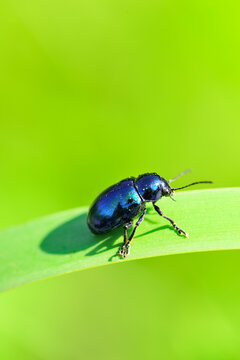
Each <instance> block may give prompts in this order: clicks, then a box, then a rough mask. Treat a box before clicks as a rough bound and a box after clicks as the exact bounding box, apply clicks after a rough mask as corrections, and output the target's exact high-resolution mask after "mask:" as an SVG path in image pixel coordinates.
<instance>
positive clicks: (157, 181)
mask: <svg viewBox="0 0 240 360" xmlns="http://www.w3.org/2000/svg"><path fill="white" fill-rule="evenodd" d="M169 189H170V186H169V184H168V182H167V181H166V180H165V179H163V178H162V177H160V176H159V175H158V174H156V173H150V174H149V173H148V174H143V175H140V176H139V177H138V178H134V177H131V178H128V179H125V180H122V181H121V182H119V183H117V184H116V185H113V186H111V187H110V188H108V189H107V190H105V191H104V192H103V193H102V194H100V195H99V196H98V198H97V199H96V200H95V201H94V203H93V204H92V206H91V208H90V210H89V213H88V226H89V228H90V230H91V231H92V232H93V233H95V234H101V233H106V232H109V231H111V230H113V229H115V228H117V227H119V226H121V225H124V224H127V223H129V222H130V221H131V220H133V219H134V218H135V217H136V216H137V215H138V214H140V213H141V211H142V210H143V209H144V207H145V202H148V201H151V202H156V201H157V200H159V199H160V198H161V197H162V196H165V195H167V194H168V195H169Z"/></svg>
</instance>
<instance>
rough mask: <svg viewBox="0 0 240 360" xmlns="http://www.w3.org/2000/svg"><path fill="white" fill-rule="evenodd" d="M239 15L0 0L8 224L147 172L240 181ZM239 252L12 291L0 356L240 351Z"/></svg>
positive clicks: (223, 8)
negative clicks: (187, 173)
mask: <svg viewBox="0 0 240 360" xmlns="http://www.w3.org/2000/svg"><path fill="white" fill-rule="evenodd" d="M239 16H240V4H239V2H238V1H234V0H229V1H228V2H227V3H226V2H225V1H219V0H218V1H216V0H203V1H201V2H194V1H190V0H181V1H180V0H179V1H178V0H175V1H170V0H161V1H156V0H149V1H147V2H146V1H142V0H138V1H136V0H123V1H120V2H116V1H113V0H101V1H98V0H68V1H67V2H63V1H57V0H47V1H46V0H42V1H39V2H36V1H30V0H22V1H16V0H1V2H0V79H1V86H0V164H1V168H0V174H1V176H0V199H1V201H0V227H1V228H5V227H8V226H12V225H15V224H18V223H22V222H25V221H28V220H31V219H33V218H36V217H40V216H43V215H46V214H50V213H54V212H57V211H61V210H65V209H68V208H74V207H78V206H82V205H89V204H90V203H91V201H92V200H93V199H94V197H95V196H96V195H97V194H98V193H99V192H100V191H102V190H103V189H104V188H106V187H107V186H109V185H111V184H112V183H114V182H117V181H118V180H121V179H123V178H125V177H128V176H136V175H138V174H141V173H144V172H150V171H156V172H158V173H159V174H160V175H161V176H164V177H166V178H171V177H173V176H175V175H176V174H177V173H179V172H180V171H182V170H184V169H186V168H189V167H190V168H192V169H193V173H192V174H190V175H188V176H186V177H185V179H179V182H178V184H179V185H181V184H183V183H184V182H186V181H187V180H188V181H191V180H208V179H211V180H214V186H215V187H232V186H239V184H240V172H239V156H240V148H239V132H240V121H239V118H240V102H239V95H240V67H239V63H240V48H239V37H240V22H239ZM222 206H223V211H224V204H223V205H222ZM239 262H240V254H239V252H238V251H234V252H231V251H229V252H221V253H206V254H190V255H178V256H168V257H160V258H154V259H148V260H141V261H134V262H130V263H121V264H116V265H109V266H106V267H101V268H96V269H90V270H87V271H82V272H76V273H73V274H69V275H64V276H61V277H58V278H53V279H48V280H44V281H40V282H36V283H33V284H28V285H26V286H23V287H21V288H17V289H14V290H11V291H8V292H5V293H2V294H1V295H0V357H1V359H18V360H21V359H24V360H25V359H39V360H40V359H43V360H45V359H60V360H61V359H82V358H84V359H122V358H123V357H124V358H126V359H135V358H136V359H137V358H139V359H145V358H153V359H155V358H162V359H199V360H200V359H204V360H208V359H211V360H215V359H221V360H224V359H228V360H231V359H239V357H240V343H239V336H240V325H239V324H240V321H239V320H240V286H239V276H240V269H239Z"/></svg>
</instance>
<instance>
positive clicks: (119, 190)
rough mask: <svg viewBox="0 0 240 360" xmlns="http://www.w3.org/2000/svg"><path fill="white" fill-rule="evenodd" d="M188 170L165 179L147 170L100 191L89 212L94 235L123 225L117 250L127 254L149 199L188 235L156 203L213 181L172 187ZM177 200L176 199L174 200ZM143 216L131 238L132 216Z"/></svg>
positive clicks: (89, 221) (180, 232)
mask: <svg viewBox="0 0 240 360" xmlns="http://www.w3.org/2000/svg"><path fill="white" fill-rule="evenodd" d="M186 172H189V170H187V171H185V172H183V173H181V174H179V175H178V176H176V177H175V178H174V179H171V180H169V181H167V180H165V179H164V178H162V177H161V176H159V175H158V174H156V173H147V174H143V175H140V176H138V177H137V178H134V177H129V178H127V179H125V180H122V181H120V182H119V183H117V184H115V185H113V186H111V187H109V188H108V189H106V190H105V191H104V192H103V193H101V194H100V195H99V196H98V197H97V199H96V200H95V201H94V203H93V204H92V206H91V208H90V209H89V213H88V226H89V228H90V230H91V231H92V232H93V233H94V234H104V233H107V232H110V231H112V230H113V229H116V228H118V227H120V226H123V229H124V242H123V245H122V246H121V248H120V250H119V251H118V255H120V256H123V257H126V255H128V254H129V249H130V243H131V241H132V239H133V237H134V234H135V232H136V229H137V227H138V226H139V224H140V223H141V222H142V221H143V219H144V216H145V214H146V206H145V203H146V202H152V204H153V207H154V209H155V210H156V212H157V213H158V214H159V215H160V216H162V217H164V218H165V219H167V220H168V221H170V223H171V224H172V226H173V228H174V229H175V230H176V231H177V232H178V233H179V234H180V235H181V234H183V235H185V236H188V235H187V233H186V232H185V231H184V230H182V229H181V228H179V227H178V226H177V225H176V223H175V222H174V221H173V220H172V219H170V218H169V217H167V216H165V215H163V213H162V211H161V210H160V209H159V207H158V206H157V205H156V201H158V200H159V199H160V198H161V197H162V196H170V197H171V198H172V199H173V197H172V195H173V193H174V191H176V190H180V189H183V188H185V187H188V186H192V185H195V184H199V183H211V181H198V182H194V183H192V184H189V185H186V186H183V187H181V188H175V189H174V188H171V187H170V185H169V184H170V182H172V181H174V180H176V179H177V178H179V177H180V176H182V175H184V174H186ZM173 200H174V199H173ZM137 215H140V217H139V219H138V220H137V222H136V225H135V227H134V229H133V231H132V233H131V235H130V237H129V238H128V234H127V229H129V228H131V227H132V225H133V219H134V218H135V217H136V216H137Z"/></svg>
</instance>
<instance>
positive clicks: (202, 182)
mask: <svg viewBox="0 0 240 360" xmlns="http://www.w3.org/2000/svg"><path fill="white" fill-rule="evenodd" d="M212 183H213V182H212V181H197V182H194V183H192V184H188V185H185V186H182V187H179V188H175V189H172V190H173V191H176V190H181V189H185V188H187V187H189V186H192V185H197V184H212Z"/></svg>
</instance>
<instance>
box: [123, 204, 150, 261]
mask: <svg viewBox="0 0 240 360" xmlns="http://www.w3.org/2000/svg"><path fill="white" fill-rule="evenodd" d="M145 214H146V207H144V209H143V213H142V215H141V216H140V218H139V219H138V221H137V222H136V225H135V227H134V229H133V231H132V233H131V235H130V237H129V239H128V241H127V243H126V244H125V248H124V251H123V254H122V255H123V257H126V256H127V255H128V254H129V252H130V244H131V241H132V240H133V237H134V234H135V232H136V230H137V227H138V226H139V225H140V224H141V222H142V221H143V219H144V216H145Z"/></svg>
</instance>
